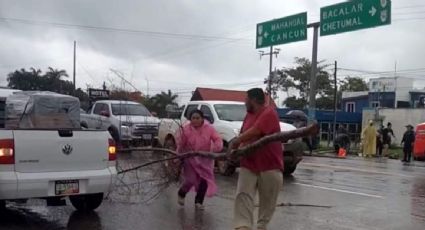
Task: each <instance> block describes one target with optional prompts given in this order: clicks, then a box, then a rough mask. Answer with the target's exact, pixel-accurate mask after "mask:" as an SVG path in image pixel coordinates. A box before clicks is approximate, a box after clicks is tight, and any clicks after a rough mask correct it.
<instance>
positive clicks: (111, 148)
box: [108, 139, 117, 161]
mask: <svg viewBox="0 0 425 230" xmlns="http://www.w3.org/2000/svg"><path fill="white" fill-rule="evenodd" d="M108 142H109V144H108V156H109V161H115V160H116V159H117V146H116V145H115V141H114V140H113V139H109V140H108Z"/></svg>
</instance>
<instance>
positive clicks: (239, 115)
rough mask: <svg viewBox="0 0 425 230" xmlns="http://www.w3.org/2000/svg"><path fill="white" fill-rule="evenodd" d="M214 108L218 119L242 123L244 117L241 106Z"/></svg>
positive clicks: (219, 106) (243, 110)
mask: <svg viewBox="0 0 425 230" xmlns="http://www.w3.org/2000/svg"><path fill="white" fill-rule="evenodd" d="M214 108H215V111H216V112H217V115H218V118H219V119H220V120H224V121H243V120H244V118H245V115H246V108H245V105H243V104H218V105H214Z"/></svg>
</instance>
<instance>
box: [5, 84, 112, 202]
mask: <svg viewBox="0 0 425 230" xmlns="http://www.w3.org/2000/svg"><path fill="white" fill-rule="evenodd" d="M35 94H37V97H39V98H41V97H42V99H41V100H40V101H37V100H36V99H34V100H33V99H30V100H32V101H31V103H29V102H27V101H25V100H27V99H28V98H31V97H33V96H34V95H35ZM20 98H24V99H22V100H21V99H20ZM57 98H59V99H57ZM62 98H66V100H67V101H66V103H57V104H55V103H52V102H54V101H58V100H62ZM9 99H10V98H8V99H7V100H6V102H5V105H6V106H2V107H1V109H2V110H3V111H1V113H0V114H1V115H2V116H1V118H0V119H3V120H6V122H3V124H6V125H5V126H3V127H2V129H0V206H2V207H4V206H5V204H6V201H14V200H20V201H22V200H27V199H30V198H40V199H46V200H47V205H55V206H57V205H65V204H66V203H65V202H66V201H65V199H64V198H66V197H69V200H70V201H71V204H72V205H73V206H74V207H75V208H76V209H78V210H94V209H96V208H97V207H99V206H100V204H101V203H102V201H103V196H104V194H105V193H106V192H108V191H109V189H110V188H111V186H112V184H113V181H114V178H115V177H116V175H117V171H116V167H115V164H116V162H115V160H116V147H115V143H114V141H113V140H112V137H111V136H110V134H109V133H108V132H107V131H101V130H81V129H80V128H79V124H78V122H79V121H78V119H79V116H78V115H79V111H78V108H79V101H78V99H77V98H73V97H70V96H65V95H59V94H53V93H46V94H45V93H43V92H41V93H36V92H31V93H29V94H26V93H25V92H22V95H19V99H17V100H15V101H12V102H13V103H11V102H10V101H9ZM18 100H21V101H18ZM46 102H48V103H46ZM19 106H25V108H24V109H23V110H21V111H20V112H21V113H22V115H21V117H20V118H21V119H19V120H17V121H13V120H12V121H11V120H10V119H9V118H10V117H9V111H10V110H11V109H15V110H16V111H19V108H18V109H17V107H19ZM31 106H32V107H33V108H30V107H31ZM5 107H6V108H7V111H8V112H7V113H5V111H4V110H5ZM45 107H48V108H46V109H45ZM59 107H60V108H59ZM74 108H76V110H75V109H74ZM41 110H44V112H39V111H41ZM71 110H74V112H73V113H72V114H73V115H72V116H73V118H74V119H76V120H77V122H76V124H77V126H74V127H72V128H70V127H69V124H73V123H75V122H70V120H69V119H68V118H69V117H70V116H71V115H70V114H71ZM27 111H30V112H27ZM45 111H49V113H45ZM51 111H62V112H57V113H51ZM46 114H47V115H46ZM24 115H25V116H24ZM24 121H25V122H26V123H25V125H22V126H21V123H22V122H24ZM28 121H30V122H28ZM9 122H12V124H10V123H9ZM13 122H16V125H17V127H18V128H10V127H13V126H14V125H15V124H14V123H13ZM39 125H40V126H43V127H44V125H46V126H45V127H47V128H38V127H39ZM52 125H54V126H55V127H52Z"/></svg>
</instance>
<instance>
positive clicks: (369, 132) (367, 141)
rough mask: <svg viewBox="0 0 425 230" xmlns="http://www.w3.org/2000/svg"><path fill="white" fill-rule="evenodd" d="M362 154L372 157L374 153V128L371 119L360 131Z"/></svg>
mask: <svg viewBox="0 0 425 230" xmlns="http://www.w3.org/2000/svg"><path fill="white" fill-rule="evenodd" d="M362 142H363V156H364V157H373V156H375V154H376V128H375V126H374V125H373V121H372V120H370V121H369V125H368V126H367V127H366V128H365V129H364V130H363V132H362Z"/></svg>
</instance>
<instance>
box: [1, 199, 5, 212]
mask: <svg viewBox="0 0 425 230" xmlns="http://www.w3.org/2000/svg"><path fill="white" fill-rule="evenodd" d="M5 209H6V201H5V200H0V211H1V210H5Z"/></svg>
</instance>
